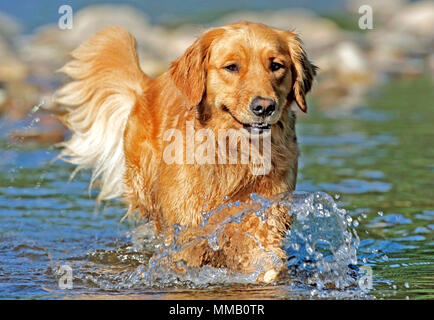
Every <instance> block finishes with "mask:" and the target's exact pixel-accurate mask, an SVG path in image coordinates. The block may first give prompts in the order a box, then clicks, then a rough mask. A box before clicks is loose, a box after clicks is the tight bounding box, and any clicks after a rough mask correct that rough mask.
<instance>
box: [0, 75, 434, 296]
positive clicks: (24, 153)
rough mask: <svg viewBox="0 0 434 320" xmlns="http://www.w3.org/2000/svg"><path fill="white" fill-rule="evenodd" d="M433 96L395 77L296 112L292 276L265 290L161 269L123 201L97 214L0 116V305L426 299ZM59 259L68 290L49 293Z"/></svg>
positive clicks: (209, 273)
mask: <svg viewBox="0 0 434 320" xmlns="http://www.w3.org/2000/svg"><path fill="white" fill-rule="evenodd" d="M433 92H434V91H433V87H432V82H430V81H429V80H415V81H411V80H407V81H401V82H396V83H392V84H390V85H388V86H387V87H385V88H383V89H381V90H380V91H379V92H375V93H374V94H373V95H372V97H370V98H369V100H368V105H369V107H367V108H360V109H356V110H351V111H336V110H325V111H318V110H313V111H311V112H310V113H309V114H308V115H307V116H300V117H299V122H298V129H297V130H298V136H299V141H300V146H301V151H302V156H301V159H300V160H301V163H300V175H299V182H298V186H297V190H298V191H297V192H296V193H295V194H294V195H291V196H289V195H284V196H282V198H281V199H280V200H281V201H282V200H283V201H289V199H290V200H291V201H293V205H292V207H291V209H290V210H289V211H290V212H289V213H290V214H292V215H293V216H294V217H295V222H294V225H293V228H292V230H291V232H289V233H288V235H287V238H286V240H285V249H286V251H287V252H288V255H289V260H288V262H287V265H288V272H287V273H286V275H285V277H284V278H283V279H282V280H280V281H279V282H278V283H276V284H274V285H268V286H259V285H255V284H254V282H255V281H254V280H255V275H239V274H232V273H229V272H228V271H227V270H224V269H213V268H202V269H191V270H188V272H187V274H185V275H183V276H179V275H176V274H173V273H170V272H169V271H167V270H164V268H163V266H162V265H160V264H159V261H160V260H159V257H161V255H164V253H165V250H167V248H165V247H164V246H162V245H161V243H160V242H158V241H156V240H155V239H154V237H153V235H152V232H151V230H152V228H151V226H150V225H147V224H143V223H137V222H133V221H128V220H126V221H124V222H123V223H120V222H119V221H120V219H121V217H122V216H123V215H124V214H125V208H124V207H123V206H122V205H121V204H120V203H106V204H104V205H103V206H102V207H101V208H99V210H98V212H97V211H96V209H95V203H94V201H93V200H92V197H89V194H88V190H87V183H88V179H89V174H88V173H85V172H84V173H80V174H78V175H77V176H76V178H75V179H74V180H73V181H71V182H68V178H69V175H70V173H71V171H72V167H71V166H69V165H67V164H64V163H61V162H54V163H50V161H51V160H52V159H53V158H54V157H55V156H56V155H57V151H56V150H55V149H53V148H50V147H46V146H45V147H44V146H38V145H29V144H18V143H12V142H9V141H8V139H7V138H6V136H7V133H8V132H9V131H10V130H11V128H10V126H11V125H10V124H9V123H7V122H0V132H1V135H2V140H1V142H0V152H1V157H0V239H1V241H0V298H48V299H51V298H89V297H90V298H93V297H96V298H107V297H117V298H121V297H123V298H149V299H171V298H232V299H264V298H265V299H268V298H272V299H294V298H295V299H297V298H314V299H315V298H345V299H351V298H359V299H364V298H368V299H372V298H377V299H382V298H386V299H390V298H392V299H395V298H396V299H405V298H409V299H432V298H434V259H433V257H434V249H433V248H434V246H433V244H434V239H433V238H434V237H433V234H434V148H433V141H434V129H433V123H434V113H433V107H434V105H433V101H434V95H433ZM410 106H411V107H410ZM312 109H314V108H312ZM35 117H36V115H29V118H28V119H27V120H28V121H27V123H24V124H20V126H29V127H31V125H32V121H34V120H35ZM265 202H266V201H265ZM266 205H267V203H265V204H264V206H266ZM209 241H211V242H212V241H213V240H212V239H209ZM214 245H218V244H214ZM65 265H68V266H70V267H71V269H72V275H73V281H72V284H73V289H71V290H68V289H60V288H59V281H62V271H63V270H64V269H62V268H63V267H62V266H65ZM371 273H372V277H371ZM371 280H372V281H371Z"/></svg>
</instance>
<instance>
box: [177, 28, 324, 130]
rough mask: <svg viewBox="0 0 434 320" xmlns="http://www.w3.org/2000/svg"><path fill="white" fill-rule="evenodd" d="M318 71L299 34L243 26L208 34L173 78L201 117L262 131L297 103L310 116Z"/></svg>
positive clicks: (186, 56) (182, 59) (180, 63)
mask: <svg viewBox="0 0 434 320" xmlns="http://www.w3.org/2000/svg"><path fill="white" fill-rule="evenodd" d="M315 70H316V67H315V66H314V65H313V64H312V63H310V61H309V60H308V59H307V56H306V53H305V51H304V49H303V47H302V44H301V41H300V40H299V38H298V36H297V35H296V34H295V33H293V32H287V31H283V30H278V29H274V28H271V27H268V26H265V25H262V24H255V23H250V22H241V23H237V24H232V25H228V26H225V27H221V28H216V29H212V30H210V31H208V32H206V33H204V34H203V35H202V36H201V37H200V38H199V39H197V40H196V42H195V43H193V45H191V46H190V47H189V48H188V49H187V51H186V52H185V54H184V55H183V56H181V57H180V58H178V59H177V60H175V61H174V62H173V64H172V67H171V69H170V74H171V76H172V79H173V80H174V82H175V84H176V86H177V87H178V88H179V90H180V91H181V92H182V93H183V94H184V96H185V97H186V101H187V102H188V104H189V106H190V107H193V106H196V107H197V111H198V113H199V116H200V117H201V119H205V120H206V119H208V118H209V117H210V116H212V117H218V118H219V120H220V121H219V122H220V124H221V126H222V127H224V128H240V127H244V128H245V129H247V130H248V131H255V132H262V131H263V129H268V128H270V126H272V125H274V124H276V123H277V122H278V121H279V119H280V118H281V116H282V114H283V112H284V110H285V109H286V108H288V107H289V105H290V104H291V103H292V102H293V101H295V102H296V103H297V105H298V106H299V107H300V109H301V110H302V111H304V112H306V110H307V105H306V98H305V96H306V94H307V92H308V91H309V90H310V88H311V85H312V80H313V77H314V76H315V73H316V72H315Z"/></svg>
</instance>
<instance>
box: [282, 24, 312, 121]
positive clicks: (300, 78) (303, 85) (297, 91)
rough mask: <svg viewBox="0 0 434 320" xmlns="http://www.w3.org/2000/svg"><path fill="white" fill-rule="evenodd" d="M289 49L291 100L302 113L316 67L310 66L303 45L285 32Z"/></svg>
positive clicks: (292, 34) (295, 37)
mask: <svg viewBox="0 0 434 320" xmlns="http://www.w3.org/2000/svg"><path fill="white" fill-rule="evenodd" d="M285 33H286V37H287V42H288V47H289V54H290V56H291V60H292V63H293V64H292V75H293V79H294V80H293V81H294V83H293V87H292V91H291V94H292V98H293V99H294V100H295V102H296V103H297V105H298V107H299V108H300V109H301V110H302V111H303V112H306V111H307V104H306V94H307V93H308V92H309V90H310V89H311V87H312V82H313V78H314V76H315V75H316V70H317V69H318V67H317V66H315V65H314V64H312V63H311V62H310V61H309V60H308V58H307V55H306V51H305V50H304V48H303V44H302V42H301V40H300V38H299V37H298V35H297V34H296V33H294V32H285Z"/></svg>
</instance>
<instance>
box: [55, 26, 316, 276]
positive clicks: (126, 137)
mask: <svg viewBox="0 0 434 320" xmlns="http://www.w3.org/2000/svg"><path fill="white" fill-rule="evenodd" d="M167 45H168V46H169V45H170V43H168V44H167ZM72 58H73V60H72V61H70V62H68V63H67V64H66V65H65V66H64V67H63V68H62V69H61V71H63V72H65V73H66V74H68V75H69V76H70V77H71V78H72V79H73V80H74V81H72V82H70V83H68V84H66V85H65V86H64V87H63V88H61V89H59V90H58V92H57V93H56V99H57V102H58V104H59V110H60V109H61V110H64V115H63V116H62V120H63V121H64V123H65V124H66V125H67V126H68V127H69V128H70V129H71V130H72V131H73V133H74V134H73V136H72V138H71V139H70V140H69V141H66V142H64V143H63V146H64V150H63V151H62V153H61V157H62V158H63V159H65V160H67V161H70V162H72V163H74V164H76V165H77V166H78V167H77V168H78V169H80V168H90V169H92V170H93V175H92V183H93V182H97V183H98V186H99V187H100V190H101V193H100V195H99V197H98V200H104V199H110V198H116V197H124V199H125V201H126V202H127V204H128V205H129V212H132V211H134V210H138V211H139V212H140V214H141V215H142V216H143V217H146V218H148V219H151V220H153V221H154V224H155V231H156V232H157V233H163V234H167V236H168V237H169V238H170V236H171V227H172V226H173V225H175V224H179V225H182V226H187V229H185V230H184V231H183V232H182V233H181V235H180V237H179V239H178V242H179V243H180V244H183V245H184V247H183V250H181V251H180V252H177V253H176V254H174V257H173V259H174V261H183V262H184V263H185V265H187V266H203V265H211V266H215V267H226V268H229V269H231V270H234V271H240V272H253V271H255V270H257V269H258V268H262V269H261V270H262V271H263V272H262V273H261V275H260V277H259V278H258V281H264V282H270V281H273V280H274V279H275V277H276V276H277V274H278V273H279V271H280V270H281V269H282V268H283V267H284V260H285V258H286V256H285V252H284V250H283V249H282V246H281V241H282V239H283V237H284V235H285V232H286V230H287V229H288V228H289V226H290V218H289V216H288V214H287V213H286V210H285V209H284V208H279V207H278V206H274V207H272V208H270V210H269V214H268V219H267V220H266V221H262V220H261V219H260V218H259V217H258V216H257V215H256V214H254V213H250V214H247V215H246V216H245V217H244V218H243V219H242V221H241V222H240V223H234V222H232V223H228V220H227V219H228V217H231V216H233V215H235V214H237V212H239V208H238V211H237V209H235V208H227V209H225V210H221V211H219V212H218V213H216V214H215V215H213V216H211V218H210V221H209V222H208V223H207V224H206V226H205V227H202V226H201V222H202V221H203V215H202V213H201V212H203V211H209V210H212V209H215V208H217V207H219V206H220V205H222V204H224V203H231V202H234V201H236V200H239V201H243V202H246V206H248V205H249V201H250V200H249V196H250V194H251V193H256V194H259V195H263V196H266V197H269V196H271V195H273V194H277V193H281V192H286V191H293V190H294V188H295V184H296V177H297V158H298V149H297V141H296V135H295V127H294V126H295V115H294V112H292V111H291V110H290V105H291V104H292V102H294V101H295V103H296V104H297V105H298V107H299V108H300V109H301V110H303V111H306V109H307V105H306V100H305V96H306V94H307V92H308V91H309V90H310V88H311V84H312V80H313V77H314V75H315V69H316V68H315V66H313V65H312V64H311V63H310V62H309V60H308V59H307V57H306V53H305V51H304V50H303V48H302V45H301V42H300V40H299V39H298V37H297V35H296V34H295V33H293V32H288V31H282V30H278V29H274V28H271V27H268V26H265V25H261V24H255V23H250V22H241V23H237V24H232V25H227V26H224V27H220V28H215V29H211V30H209V31H207V32H205V33H204V34H203V35H201V36H200V37H199V38H198V39H197V40H196V41H195V42H194V43H193V44H192V45H191V46H190V47H189V48H188V49H187V51H186V52H185V53H184V55H182V56H181V57H179V58H178V59H177V60H175V61H174V62H173V63H172V64H171V66H170V68H169V70H168V71H167V72H165V73H163V74H162V75H161V76H159V77H158V78H156V79H154V80H153V79H150V78H149V77H148V76H146V75H145V74H144V73H143V72H142V71H141V69H140V67H139V63H138V58H137V54H136V44H135V40H134V38H133V37H132V36H131V35H130V34H129V33H128V32H127V31H126V30H124V29H123V28H121V27H109V28H105V29H103V30H102V31H100V32H99V33H97V34H96V35H94V36H93V37H92V38H91V39H90V40H88V41H87V42H86V43H84V44H82V45H81V46H80V47H79V48H77V49H76V50H75V51H74V52H73V53H72ZM271 63H277V65H279V66H280V68H279V69H278V70H270V64H271ZM231 64H234V65H236V66H237V68H236V70H235V71H234V72H232V71H228V65H231ZM257 96H259V97H269V98H271V99H274V100H275V101H276V110H275V112H274V113H273V114H272V116H270V117H269V119H268V120H267V121H268V124H270V125H271V139H272V140H271V142H272V144H271V171H270V172H269V173H268V174H265V175H254V174H252V171H251V167H250V166H251V165H250V164H198V163H194V164H188V163H185V162H184V163H182V164H176V163H174V164H168V163H166V161H163V152H164V148H165V147H166V146H167V144H168V142H166V141H164V139H163V136H164V133H165V132H166V131H167V130H168V129H171V128H176V129H179V130H180V131H181V132H183V133H184V134H185V132H186V131H185V130H186V124H187V123H188V121H190V123H192V124H193V126H194V129H195V130H199V129H203V128H206V129H211V130H212V131H213V132H215V133H217V131H218V130H219V129H241V128H242V127H243V124H250V123H254V122H255V121H258V120H257V117H256V116H255V115H254V114H253V113H252V112H251V111H250V110H249V105H250V103H251V101H252V99H253V98H254V97H257ZM60 106H62V107H60ZM216 136H217V134H216ZM184 156H186V155H184ZM218 227H220V229H222V230H221V232H219V236H218V245H219V247H218V250H213V249H212V248H210V245H209V243H208V241H206V237H204V236H206V235H210V234H211V233H212V232H215V231H216V230H217V228H218ZM204 239H205V240H204Z"/></svg>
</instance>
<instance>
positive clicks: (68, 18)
mask: <svg viewBox="0 0 434 320" xmlns="http://www.w3.org/2000/svg"><path fill="white" fill-rule="evenodd" d="M57 12H58V13H59V14H61V16H60V18H59V20H58V22H57V25H58V26H59V28H60V29H61V30H70V29H72V26H73V24H74V17H73V16H74V11H73V10H72V7H71V6H69V5H67V4H64V5H62V6H60V7H59V10H58V11H57Z"/></svg>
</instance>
